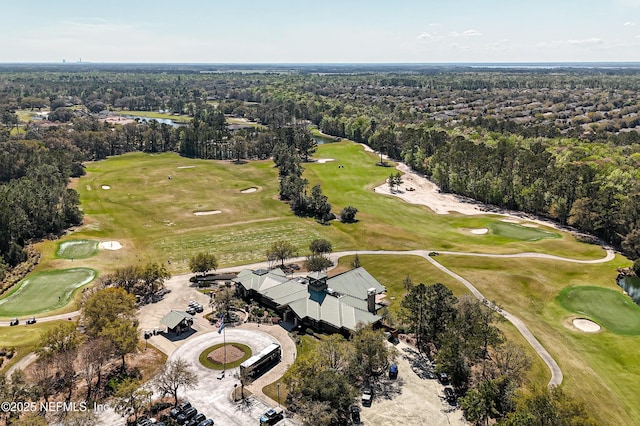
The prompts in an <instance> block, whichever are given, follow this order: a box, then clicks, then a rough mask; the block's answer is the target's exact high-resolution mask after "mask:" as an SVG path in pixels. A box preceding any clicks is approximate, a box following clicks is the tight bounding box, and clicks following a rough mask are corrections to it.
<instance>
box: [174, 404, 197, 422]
mask: <svg viewBox="0 0 640 426" xmlns="http://www.w3.org/2000/svg"><path fill="white" fill-rule="evenodd" d="M196 414H198V410H196V409H195V408H193V407H189V408H187V409H186V410H184V411H183V412H182V413H180V414H178V417H176V421H177V422H178V423H180V424H181V425H183V424H186V423H187V422H188V421H189V420H191V419H192V418H194V417H195V415H196Z"/></svg>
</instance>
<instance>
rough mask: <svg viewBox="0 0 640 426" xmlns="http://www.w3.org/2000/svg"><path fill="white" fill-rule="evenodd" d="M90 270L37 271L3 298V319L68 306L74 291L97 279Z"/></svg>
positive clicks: (1, 309) (0, 300)
mask: <svg viewBox="0 0 640 426" xmlns="http://www.w3.org/2000/svg"><path fill="white" fill-rule="evenodd" d="M96 275H97V274H96V271H95V270H93V269H89V268H72V269H62V270H57V271H45V272H36V273H33V274H31V275H29V277H28V278H25V279H24V280H22V281H21V282H20V283H19V284H18V285H17V286H16V289H15V290H14V291H12V292H10V293H9V294H8V295H7V296H6V297H4V298H2V299H0V317H21V316H25V315H35V314H40V313H43V312H50V311H54V310H56V309H60V308H62V307H64V306H65V305H67V304H68V303H69V301H70V300H71V297H72V295H73V292H74V291H75V290H77V289H78V288H80V287H82V286H84V285H86V284H89V283H90V282H91V281H93V279H94V278H95V277H96Z"/></svg>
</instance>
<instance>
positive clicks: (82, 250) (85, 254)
mask: <svg viewBox="0 0 640 426" xmlns="http://www.w3.org/2000/svg"><path fill="white" fill-rule="evenodd" d="M98 244H99V243H98V242H97V241H90V240H68V241H62V242H60V244H58V250H57V251H56V255H57V256H58V257H61V258H63V259H87V258H89V257H92V256H95V255H96V254H98Z"/></svg>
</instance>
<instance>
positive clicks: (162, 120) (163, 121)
mask: <svg viewBox="0 0 640 426" xmlns="http://www.w3.org/2000/svg"><path fill="white" fill-rule="evenodd" d="M124 117H127V118H132V119H134V120H136V121H140V122H144V123H149V122H151V121H157V122H158V123H160V124H168V125H169V126H171V127H182V126H184V125H185V124H184V123H176V122H175V121H173V120H172V119H170V118H152V117H142V116H140V115H125V116H124Z"/></svg>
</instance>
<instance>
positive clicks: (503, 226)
mask: <svg viewBox="0 0 640 426" xmlns="http://www.w3.org/2000/svg"><path fill="white" fill-rule="evenodd" d="M489 227H490V229H491V231H492V232H493V233H494V234H496V235H499V236H501V237H504V238H507V239H512V240H520V241H538V240H542V239H545V238H561V236H560V234H558V233H557V232H549V231H543V230H541V229H538V228H534V227H529V226H522V225H517V224H515V223H509V222H493V223H491V224H489Z"/></svg>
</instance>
